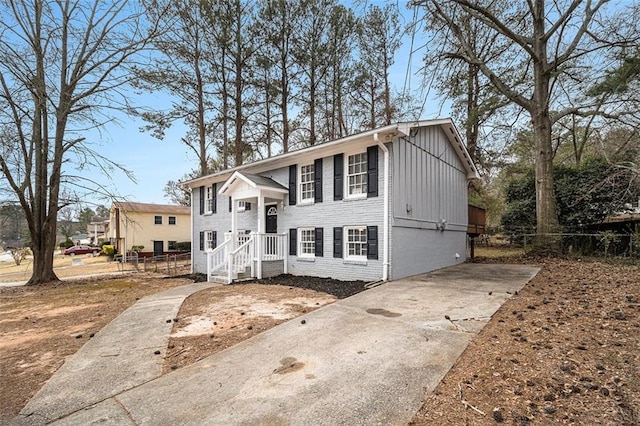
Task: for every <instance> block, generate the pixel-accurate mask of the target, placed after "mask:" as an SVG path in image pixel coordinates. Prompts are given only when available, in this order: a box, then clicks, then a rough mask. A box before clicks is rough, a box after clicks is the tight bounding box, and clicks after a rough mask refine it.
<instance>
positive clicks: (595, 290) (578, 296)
mask: <svg viewBox="0 0 640 426" xmlns="http://www.w3.org/2000/svg"><path fill="white" fill-rule="evenodd" d="M489 254H491V253H489ZM500 260H502V259H493V260H492V259H487V258H485V259H484V260H481V261H485V262H487V261H500ZM506 262H511V263H514V262H518V263H533V264H538V265H541V266H542V270H541V271H540V273H539V274H538V275H537V276H536V277H535V278H534V279H533V280H532V281H531V282H530V283H529V284H527V285H526V286H525V288H524V289H523V290H522V291H521V292H520V293H519V294H517V295H514V296H513V297H512V298H511V299H509V300H508V301H507V302H506V303H505V304H504V305H503V306H502V307H501V308H500V309H499V310H498V312H496V314H495V315H494V316H493V318H492V320H491V321H490V322H489V324H487V326H486V327H485V328H484V329H483V330H482V331H481V332H480V334H479V335H478V336H477V337H476V338H475V339H474V340H473V341H472V342H471V344H470V345H469V347H468V348H467V350H466V351H465V352H464V353H463V354H462V356H461V357H460V358H459V359H458V361H457V362H456V364H455V365H454V367H453V369H452V370H451V371H450V372H449V373H448V374H447V375H446V376H445V378H444V379H443V380H442V382H441V383H440V384H439V385H438V387H437V388H436V389H435V392H434V393H433V394H432V395H427V396H426V399H425V403H424V405H423V407H422V408H421V410H420V411H419V413H418V414H417V415H416V416H415V417H414V419H413V422H412V424H413V425H492V424H498V423H504V424H511V425H534V424H535V425H556V424H576V425H629V426H630V425H638V424H640V320H639V319H640V268H639V267H638V266H624V265H621V264H610V263H601V262H597V261H596V262H593V261H586V260H561V259H525V258H519V259H507V260H506Z"/></svg>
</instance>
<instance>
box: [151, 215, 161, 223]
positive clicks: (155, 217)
mask: <svg viewBox="0 0 640 426" xmlns="http://www.w3.org/2000/svg"><path fill="white" fill-rule="evenodd" d="M153 223H154V224H156V225H162V216H154V217H153Z"/></svg>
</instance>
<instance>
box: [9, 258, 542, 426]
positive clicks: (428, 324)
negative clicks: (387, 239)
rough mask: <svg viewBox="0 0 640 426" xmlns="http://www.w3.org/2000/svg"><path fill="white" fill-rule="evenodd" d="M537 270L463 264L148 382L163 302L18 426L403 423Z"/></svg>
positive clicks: (391, 286)
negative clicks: (149, 330)
mask: <svg viewBox="0 0 640 426" xmlns="http://www.w3.org/2000/svg"><path fill="white" fill-rule="evenodd" d="M537 271H538V268H534V267H530V266H523V265H480V264H462V265H458V266H455V267H451V268H447V269H443V270H440V271H436V272H433V273H431V274H425V275H421V276H416V277H411V278H407V279H403V280H399V281H394V282H390V283H386V284H384V285H381V286H379V287H376V288H374V289H371V290H368V291H366V292H363V293H360V294H358V295H355V296H353V297H350V298H348V299H344V300H341V301H338V302H336V303H334V304H332V305H329V306H325V307H323V308H320V309H318V310H316V311H314V312H311V313H309V314H307V315H305V316H303V317H299V318H297V319H295V320H292V321H289V322H287V323H285V324H282V325H280V326H277V327H275V328H273V329H271V330H269V331H267V332H265V333H262V334H260V335H258V336H255V337H253V338H251V339H249V340H247V341H245V342H242V343H240V344H238V345H236V346H233V347H231V348H229V349H227V350H224V351H222V352H219V353H217V354H215V355H212V356H210V357H208V358H206V359H204V360H202V361H200V362H198V363H195V364H192V365H190V366H188V367H184V368H182V369H179V370H176V371H174V372H172V373H169V374H167V375H164V376H162V377H159V378H156V377H157V376H158V371H159V368H160V367H159V365H160V364H161V358H162V356H163V354H164V350H165V347H166V340H167V334H168V332H169V331H170V324H166V328H162V327H158V326H157V324H158V323H160V324H165V321H166V319H168V318H172V317H173V315H175V312H176V311H177V308H175V309H174V308H173V306H175V303H168V302H167V303H165V300H167V299H169V298H170V296H169V295H166V296H161V297H158V298H157V299H154V301H147V302H145V303H140V305H143V306H144V305H147V307H146V308H140V309H139V310H138V311H137V313H135V314H129V319H127V320H126V321H122V320H121V318H120V317H119V318H118V319H117V320H115V321H114V322H113V323H112V324H110V325H109V326H107V327H106V328H105V329H103V330H102V331H101V332H100V333H99V334H98V335H96V337H95V338H94V339H92V341H90V343H92V344H93V345H95V343H93V342H94V341H97V340H98V339H97V338H98V337H100V338H101V339H100V340H102V341H103V342H102V343H101V345H100V346H99V348H102V349H101V350H96V349H95V348H94V349H88V348H87V346H88V345H89V343H88V344H87V345H85V346H84V347H83V348H82V349H81V350H80V351H79V352H78V354H77V355H76V356H74V357H73V358H72V359H70V360H69V361H68V362H67V363H66V364H65V365H64V366H63V367H62V368H61V369H60V371H59V372H58V373H56V374H55V375H54V376H53V377H52V379H51V380H50V381H49V382H47V384H46V385H45V386H44V387H43V389H42V390H41V391H40V392H39V393H38V394H37V395H36V396H35V397H34V398H33V400H32V401H31V402H30V403H29V404H28V405H27V406H26V407H25V408H24V410H23V411H22V412H21V416H20V417H18V418H16V419H15V423H16V424H42V423H46V422H51V421H55V420H56V419H58V421H57V422H55V424H61V425H86V424H97V423H100V424H113V425H116V424H117V425H127V424H129V425H140V424H148V425H175V424H181V425H202V424H211V425H218V424H224V425H227V424H243V425H245V424H248V425H258V424H260V425H308V424H314V425H335V424H349V425H370V424H385V425H388V424H406V423H407V422H408V421H409V420H410V419H411V418H412V417H413V415H414V414H415V413H416V411H417V410H418V409H419V407H420V405H421V404H422V401H423V400H424V397H425V395H426V394H428V393H429V392H431V391H432V390H433V388H434V387H435V386H436V385H437V384H438V382H439V381H440V380H441V379H442V377H443V376H444V375H445V374H446V373H447V371H448V370H449V369H450V368H451V366H452V365H453V364H454V362H455V361H456V359H457V358H458V357H459V356H460V354H461V353H462V351H463V350H464V349H465V348H466V347H467V345H468V343H469V341H470V340H471V339H472V338H473V336H474V335H475V334H476V333H477V332H478V331H479V330H480V329H481V328H482V327H483V326H484V325H485V324H486V322H487V321H489V319H490V318H491V316H492V315H493V313H494V312H495V311H496V310H497V309H498V308H499V307H500V306H501V305H502V303H504V301H505V300H506V299H507V298H509V297H510V296H511V294H513V293H514V292H515V291H516V290H519V289H521V288H522V287H523V286H524V285H525V284H526V283H527V282H528V281H529V280H530V279H531V278H532V277H533V276H535V274H536V273H537ZM195 286H198V285H194V287H195ZM175 290H176V291H178V289H175ZM489 292H491V294H489ZM165 293H167V292H165ZM158 296H160V295H158ZM141 302H143V301H141ZM169 305H171V307H169ZM136 306H137V305H136ZM165 308H166V309H174V310H172V312H173V313H168V312H167V311H164V312H162V310H163V309H165ZM132 309H133V308H132ZM128 312H129V311H127V312H125V313H124V314H123V316H125V315H127V313H128ZM445 316H447V317H448V319H447V318H446V317H445ZM118 324H119V325H118ZM149 324H153V326H151V325H149ZM146 328H153V330H155V331H156V332H159V334H161V335H162V337H159V336H158V335H155V336H152V335H151V334H152V333H151V334H150V333H147V332H145V331H143V330H144V329H146ZM101 335H102V336H101ZM124 348H133V349H126V350H125V349H124ZM154 350H160V351H161V354H160V355H153V352H154ZM129 352H134V355H129ZM112 358H113V359H112ZM115 359H117V361H115ZM105 360H106V361H105ZM114 370H115V371H114ZM65 376H66V377H65ZM65 416H66V417H65Z"/></svg>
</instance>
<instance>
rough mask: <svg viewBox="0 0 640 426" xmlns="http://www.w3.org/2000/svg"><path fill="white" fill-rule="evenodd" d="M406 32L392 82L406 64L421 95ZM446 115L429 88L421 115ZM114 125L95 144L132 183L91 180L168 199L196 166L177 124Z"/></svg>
mask: <svg viewBox="0 0 640 426" xmlns="http://www.w3.org/2000/svg"><path fill="white" fill-rule="evenodd" d="M405 14H406V19H408V20H409V19H411V17H412V12H410V11H405ZM410 43H411V37H410V36H408V35H407V36H405V37H404V39H403V44H402V47H401V49H400V50H399V51H398V53H397V55H396V58H395V64H394V65H393V68H392V69H391V72H390V76H391V81H392V83H393V85H394V88H395V89H396V90H402V89H403V88H404V87H405V79H406V78H405V76H406V75H407V68H408V67H409V64H410V65H411V66H410V71H409V72H410V80H409V81H408V82H407V85H408V88H409V89H410V90H411V92H412V93H413V94H414V95H416V96H418V97H421V98H423V99H424V96H425V95H427V93H426V91H421V86H420V85H421V79H422V77H421V76H420V75H416V73H417V72H418V70H419V68H420V67H421V65H422V64H421V62H422V57H423V55H424V53H423V51H418V52H414V54H413V55H410ZM422 44H424V39H423V38H422V37H420V35H419V34H418V35H416V37H415V39H414V49H416V48H418V47H420V46H421V45H422ZM170 101H171V98H170V97H169V96H168V95H164V94H161V93H158V94H148V95H141V96H137V97H134V98H133V102H134V103H135V104H137V105H141V106H150V105H153V106H154V107H155V106H158V105H167V104H168V103H169V102H170ZM448 115H449V111H448V109H447V106H446V105H445V107H444V108H443V109H441V105H440V102H439V101H438V100H436V99H435V96H434V93H433V90H432V91H431V92H429V99H428V101H427V102H426V104H425V107H424V110H423V112H422V115H421V117H420V118H421V119H429V118H435V117H446V116H448ZM119 121H120V123H119V124H110V125H108V126H107V127H105V128H104V129H103V132H102V135H101V136H96V138H100V139H101V140H100V142H98V145H97V146H96V147H95V149H96V150H97V151H98V152H99V153H100V154H102V155H103V156H105V157H107V158H110V159H111V160H112V161H114V162H115V163H118V164H121V165H122V166H124V167H125V168H126V169H128V170H130V171H132V172H133V173H134V175H135V178H136V182H132V181H131V180H129V179H128V178H127V177H126V176H125V175H124V174H123V173H122V172H120V171H115V172H114V173H113V174H112V175H111V182H110V181H109V179H108V178H106V177H105V176H104V175H103V174H101V173H99V172H98V171H95V172H91V173H92V176H91V177H92V179H95V180H96V181H98V182H100V183H101V184H103V186H105V187H106V188H107V189H108V190H109V191H110V192H112V193H115V194H118V195H119V196H120V197H124V198H126V199H128V200H130V201H136V202H143V203H165V204H166V203H168V200H167V199H165V198H164V193H163V188H164V185H165V184H166V183H167V181H169V180H178V179H180V178H181V177H182V176H184V174H185V173H187V172H188V171H190V170H191V169H193V168H195V167H196V166H197V159H196V157H195V155H193V154H192V153H190V152H189V149H188V148H187V147H186V146H185V145H184V144H182V143H181V142H180V139H181V137H182V136H184V134H185V132H186V129H185V127H184V126H183V125H181V124H180V123H175V124H174V125H173V126H172V127H171V128H169V129H168V130H167V132H166V136H165V138H164V139H163V140H158V139H156V138H154V137H152V136H151V134H150V133H149V132H141V131H140V130H139V128H140V127H141V126H142V125H143V122H142V120H137V119H135V118H132V117H129V116H127V115H124V114H123V115H122V116H121V117H120V120H119ZM93 202H97V203H98V204H105V205H107V206H109V205H110V201H105V200H93Z"/></svg>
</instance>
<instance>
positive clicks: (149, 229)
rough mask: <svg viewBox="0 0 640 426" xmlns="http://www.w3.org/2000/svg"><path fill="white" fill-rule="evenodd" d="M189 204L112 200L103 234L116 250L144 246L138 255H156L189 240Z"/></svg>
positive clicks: (123, 251) (123, 250) (121, 250)
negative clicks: (175, 204) (106, 227)
mask: <svg viewBox="0 0 640 426" xmlns="http://www.w3.org/2000/svg"><path fill="white" fill-rule="evenodd" d="M190 221H191V216H190V208H189V207H186V206H173V205H165V204H146V203H131V202H115V203H113V205H112V206H111V210H110V216H109V224H108V229H107V237H108V238H109V240H110V241H111V242H112V243H113V244H114V245H115V247H116V249H117V250H118V253H126V252H127V251H131V250H132V248H133V246H144V249H142V251H141V252H140V253H139V255H140V256H157V255H161V254H164V253H167V252H172V251H175V250H176V247H175V245H176V243H179V242H185V241H190V238H191V231H190Z"/></svg>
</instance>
